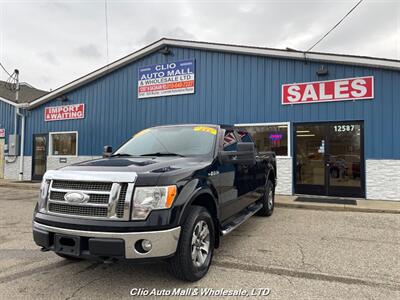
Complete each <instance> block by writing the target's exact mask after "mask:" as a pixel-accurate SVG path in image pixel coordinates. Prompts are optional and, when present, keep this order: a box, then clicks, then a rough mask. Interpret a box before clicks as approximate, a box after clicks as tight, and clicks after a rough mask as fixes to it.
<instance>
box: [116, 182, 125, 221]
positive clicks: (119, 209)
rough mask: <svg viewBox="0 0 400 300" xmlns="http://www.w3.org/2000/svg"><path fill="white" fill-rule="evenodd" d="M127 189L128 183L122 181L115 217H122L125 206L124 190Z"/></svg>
mask: <svg viewBox="0 0 400 300" xmlns="http://www.w3.org/2000/svg"><path fill="white" fill-rule="evenodd" d="M127 190H128V184H126V183H123V184H122V187H121V191H120V192H119V198H118V203H117V208H116V212H117V217H118V218H123V217H124V207H125V198H126V191H127Z"/></svg>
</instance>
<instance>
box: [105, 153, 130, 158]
mask: <svg viewBox="0 0 400 300" xmlns="http://www.w3.org/2000/svg"><path fill="white" fill-rule="evenodd" d="M116 156H119V157H128V156H133V155H132V154H128V153H115V154H113V155H111V156H110V157H116Z"/></svg>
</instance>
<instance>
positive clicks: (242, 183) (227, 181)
mask: <svg viewBox="0 0 400 300" xmlns="http://www.w3.org/2000/svg"><path fill="white" fill-rule="evenodd" d="M238 141H240V136H239V134H238V132H237V131H236V130H228V129H227V130H225V133H224V138H223V142H222V145H221V150H223V151H236V150H237V143H238ZM218 172H219V186H218V193H219V200H220V205H221V207H220V213H221V217H222V220H226V219H228V218H229V217H231V216H233V215H235V214H236V213H238V212H239V211H241V210H242V209H244V208H245V207H246V206H248V205H249V198H248V197H249V194H250V193H251V192H252V189H253V188H254V186H253V180H254V175H255V173H253V171H252V170H251V167H250V166H249V165H245V164H233V163H223V164H220V165H219V167H218ZM250 203H251V202H250Z"/></svg>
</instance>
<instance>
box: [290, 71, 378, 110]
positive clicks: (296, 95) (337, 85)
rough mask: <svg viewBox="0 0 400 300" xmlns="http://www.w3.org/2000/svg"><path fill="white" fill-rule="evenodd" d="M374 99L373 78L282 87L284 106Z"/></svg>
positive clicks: (295, 84) (336, 80) (294, 84)
mask: <svg viewBox="0 0 400 300" xmlns="http://www.w3.org/2000/svg"><path fill="white" fill-rule="evenodd" d="M373 98H374V77H373V76H366V77H355V78H345V79H335V80H327V81H315V82H303V83H291V84H284V85H282V105H288V104H307V103H321V102H336V101H345V100H353V101H354V100H361V99H373Z"/></svg>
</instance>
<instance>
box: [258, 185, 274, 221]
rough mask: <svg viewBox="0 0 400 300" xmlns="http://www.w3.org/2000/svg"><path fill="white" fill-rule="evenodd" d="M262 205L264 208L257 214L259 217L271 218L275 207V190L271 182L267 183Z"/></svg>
mask: <svg viewBox="0 0 400 300" xmlns="http://www.w3.org/2000/svg"><path fill="white" fill-rule="evenodd" d="M261 203H262V205H263V207H262V208H261V209H260V210H259V211H258V212H257V215H258V216H264V217H269V216H271V215H272V213H273V212H274V207H275V189H274V184H273V183H272V181H271V180H268V181H267V184H266V186H265V191H264V195H263V196H262V198H261Z"/></svg>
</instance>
